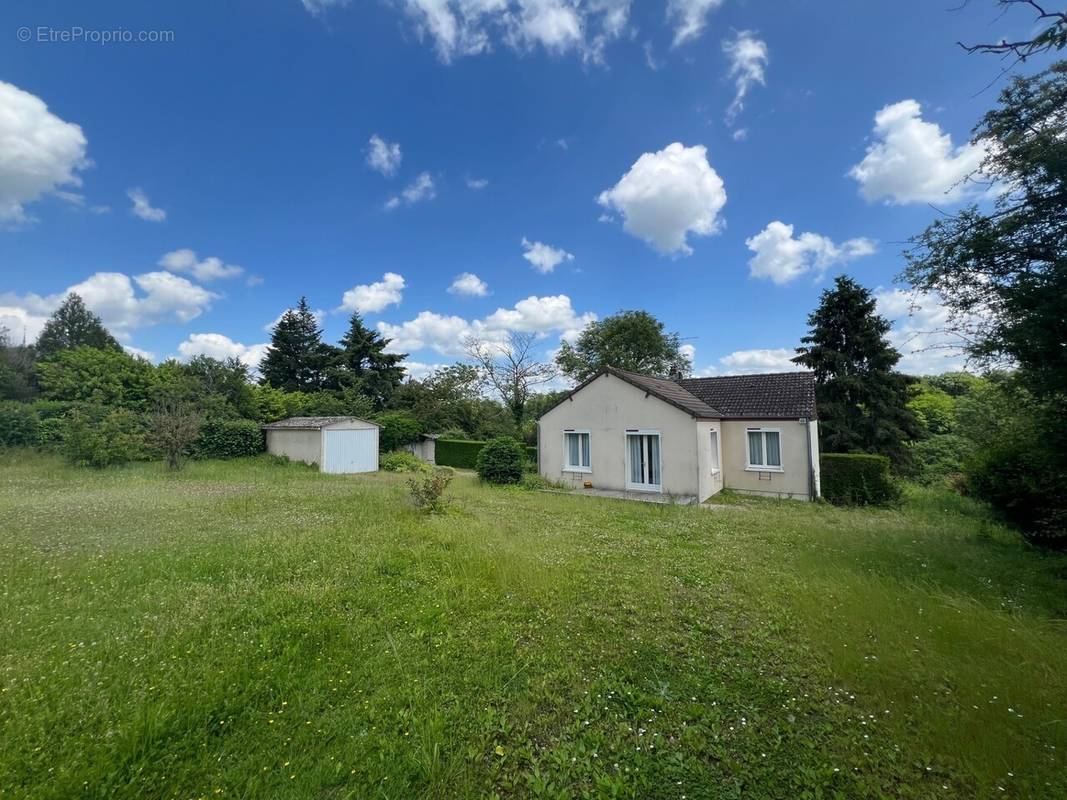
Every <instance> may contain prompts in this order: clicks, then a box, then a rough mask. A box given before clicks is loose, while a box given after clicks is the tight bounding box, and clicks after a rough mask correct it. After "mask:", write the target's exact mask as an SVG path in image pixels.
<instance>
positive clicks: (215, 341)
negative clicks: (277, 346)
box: [178, 333, 270, 370]
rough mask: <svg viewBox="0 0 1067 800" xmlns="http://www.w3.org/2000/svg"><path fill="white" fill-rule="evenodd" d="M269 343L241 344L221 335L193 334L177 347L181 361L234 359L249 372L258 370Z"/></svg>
mask: <svg viewBox="0 0 1067 800" xmlns="http://www.w3.org/2000/svg"><path fill="white" fill-rule="evenodd" d="M268 347H270V343H269V342H262V343H260V344H241V343H240V342H235V341H234V340H233V339H231V338H230V337H229V336H224V335H223V334H221V333H194V334H191V335H190V336H189V338H187V339H186V340H185V341H184V342H182V343H181V344H179V345H178V353H179V354H180V356H181V360H182V361H189V360H190V359H192V358H195V357H196V356H209V357H210V358H217V359H218V360H219V361H224V360H225V359H227V358H236V359H238V360H239V361H240V362H241V363H242V364H244V365H246V366H247V367H248V368H249V369H251V370H256V369H258V368H259V362H260V361H262V360H263V356H265V355H266V354H267V348H268Z"/></svg>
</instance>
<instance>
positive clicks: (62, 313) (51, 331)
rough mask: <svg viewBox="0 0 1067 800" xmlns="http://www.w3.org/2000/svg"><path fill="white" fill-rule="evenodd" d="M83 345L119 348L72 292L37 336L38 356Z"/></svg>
mask: <svg viewBox="0 0 1067 800" xmlns="http://www.w3.org/2000/svg"><path fill="white" fill-rule="evenodd" d="M83 346H84V347H95V348H96V349H97V350H107V349H119V343H118V342H117V341H116V340H115V337H114V336H112V335H111V334H110V333H108V331H107V328H105V327H104V323H103V322H101V321H100V317H98V316H97V315H96V314H94V313H93V312H92V311H90V310H89V309H88V308H86V306H85V301H84V300H82V299H81V297H80V296H78V295H76V294H74V293H73V292H71V293H70V294H68V295H67V298H66V299H65V300H64V301H63V302H62V304H61V305H60V306H59V308H57V309H56V310H55V311H54V312H53V313H52V316H51V317H50V318H49V319H48V322H46V323H45V324H44V330H42V331H41V335H40V336H39V337H37V356H38V358H48V357H50V356H54V355H55V354H56V353H58V352H59V351H60V350H71V349H73V348H75V347H83Z"/></svg>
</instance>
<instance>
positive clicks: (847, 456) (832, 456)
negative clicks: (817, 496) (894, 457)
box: [819, 453, 900, 506]
mask: <svg viewBox="0 0 1067 800" xmlns="http://www.w3.org/2000/svg"><path fill="white" fill-rule="evenodd" d="M819 468H820V469H819V471H820V474H821V479H822V480H821V483H822V496H823V497H824V498H825V499H826V500H828V501H830V502H831V503H833V504H834V505H839V506H868V505H870V506H881V505H888V504H889V503H892V502H894V501H896V500H897V499H899V497H900V489H899V487H897V485H896V484H895V483H894V482H893V479H892V477H891V476H890V474H889V458H887V457H886V456H878V455H871V454H868V453H826V454H824V455H823V456H822V457H821V458H820V459H819Z"/></svg>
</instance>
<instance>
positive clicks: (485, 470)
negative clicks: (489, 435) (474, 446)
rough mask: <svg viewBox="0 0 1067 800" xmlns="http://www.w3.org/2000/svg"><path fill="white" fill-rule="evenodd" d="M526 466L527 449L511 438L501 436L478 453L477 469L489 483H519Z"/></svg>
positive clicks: (480, 475)
mask: <svg viewBox="0 0 1067 800" xmlns="http://www.w3.org/2000/svg"><path fill="white" fill-rule="evenodd" d="M525 464H526V448H524V447H523V446H522V443H521V442H518V441H516V440H515V439H512V438H511V437H510V436H500V437H498V438H496V439H492V440H491V441H489V442H488V443H486V445H485V447H483V448H482V449H481V452H480V453H478V459H477V461H476V463H475V469H477V470H478V476H479V477H480V478H481V479H482V480H483V481H486V482H488V483H518V482H519V481H521V480H522V471H523V467H524V466H525Z"/></svg>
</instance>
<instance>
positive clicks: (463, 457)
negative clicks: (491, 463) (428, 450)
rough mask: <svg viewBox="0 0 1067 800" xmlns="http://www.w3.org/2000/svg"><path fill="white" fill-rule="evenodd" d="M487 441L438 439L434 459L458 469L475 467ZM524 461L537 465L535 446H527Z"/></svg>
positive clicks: (443, 465) (442, 464)
mask: <svg viewBox="0 0 1067 800" xmlns="http://www.w3.org/2000/svg"><path fill="white" fill-rule="evenodd" d="M486 444H488V442H484V441H483V442H472V441H470V440H468V439H438V440H437V446H436V449H435V450H434V460H435V461H436V462H437V464H439V465H440V466H442V467H457V468H458V469H475V467H476V465H477V463H478V453H480V452H481V451H482V448H483V447H485V446H486ZM525 451H526V461H527V463H528V464H533V465H534V466H536V465H537V448H536V447H530V446H527V447H526V448H525Z"/></svg>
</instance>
